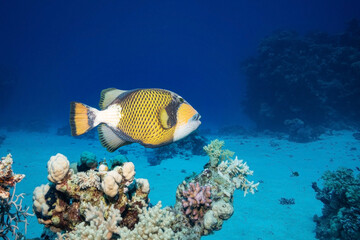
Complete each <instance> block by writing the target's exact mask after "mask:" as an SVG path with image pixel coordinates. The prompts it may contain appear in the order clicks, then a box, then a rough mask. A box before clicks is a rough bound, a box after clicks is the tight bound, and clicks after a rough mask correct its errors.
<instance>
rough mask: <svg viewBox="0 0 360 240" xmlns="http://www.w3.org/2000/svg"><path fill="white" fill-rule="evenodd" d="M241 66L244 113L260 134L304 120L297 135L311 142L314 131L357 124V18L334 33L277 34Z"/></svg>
mask: <svg viewBox="0 0 360 240" xmlns="http://www.w3.org/2000/svg"><path fill="white" fill-rule="evenodd" d="M243 66H244V70H245V73H246V79H247V80H246V81H247V82H246V84H247V92H246V94H247V95H246V100H245V101H244V110H245V112H246V113H247V114H248V116H249V117H250V118H251V119H252V120H254V121H255V123H256V124H257V127H258V128H259V129H260V130H264V129H271V130H275V131H286V130H287V127H288V126H285V123H286V121H292V120H294V119H299V120H300V121H302V122H303V127H302V128H303V129H301V130H300V135H304V136H303V137H304V138H309V139H311V138H316V133H312V131H315V132H316V131H317V130H312V128H314V127H319V126H320V127H329V128H332V129H342V128H345V127H347V125H345V124H354V122H359V120H360V111H359V109H360V97H359V96H360V26H359V23H358V21H356V20H352V21H351V22H349V23H348V27H347V29H346V31H345V32H344V33H340V34H337V35H329V34H327V33H323V32H314V33H309V34H307V35H305V36H299V35H298V34H296V33H295V32H291V31H280V32H276V33H274V34H273V35H271V36H269V37H267V38H265V39H264V40H263V41H262V42H261V44H260V46H259V49H258V55H257V56H256V57H254V58H251V59H248V60H246V61H245V62H244V63H243ZM298 130H299V129H298ZM292 134H295V136H293V137H294V138H298V136H296V134H297V133H295V132H292ZM300 138H302V137H301V136H300ZM300 141H303V140H301V139H300Z"/></svg>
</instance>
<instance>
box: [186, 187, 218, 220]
mask: <svg viewBox="0 0 360 240" xmlns="http://www.w3.org/2000/svg"><path fill="white" fill-rule="evenodd" d="M210 189H211V187H210V186H200V185H199V183H196V185H195V184H194V183H192V182H191V183H190V184H189V189H188V190H186V191H183V192H182V195H183V198H184V199H183V200H182V206H183V208H184V211H185V215H186V216H187V217H188V218H189V219H190V221H193V222H195V221H197V220H199V219H201V218H203V217H204V214H205V212H206V211H207V210H208V209H209V208H210V205H211V202H212V200H211V198H210V197H211V192H210Z"/></svg>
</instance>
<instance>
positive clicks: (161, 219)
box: [34, 140, 258, 240]
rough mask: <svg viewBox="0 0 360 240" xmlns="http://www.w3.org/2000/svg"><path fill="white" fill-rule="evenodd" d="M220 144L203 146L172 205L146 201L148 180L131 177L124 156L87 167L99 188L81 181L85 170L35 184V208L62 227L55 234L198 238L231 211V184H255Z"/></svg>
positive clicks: (63, 236)
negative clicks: (204, 158)
mask: <svg viewBox="0 0 360 240" xmlns="http://www.w3.org/2000/svg"><path fill="white" fill-rule="evenodd" d="M223 146H224V142H221V141H218V140H215V141H213V142H212V143H211V144H210V145H208V146H206V147H205V149H206V150H207V152H208V155H209V157H210V161H209V163H207V164H206V165H205V166H204V170H203V172H201V173H200V174H198V175H196V176H192V177H189V178H186V181H183V183H181V184H180V185H179V186H178V188H177V192H176V204H175V206H174V207H165V208H163V209H162V208H161V202H159V203H158V204H157V205H155V206H151V205H150V206H149V204H148V194H149V191H150V185H149V182H148V181H147V180H146V179H140V178H139V179H135V166H134V164H133V163H131V162H125V163H124V164H123V165H122V166H116V167H115V168H114V169H113V170H112V171H109V172H96V171H95V172H92V173H91V174H96V175H97V176H99V177H100V182H101V187H100V188H96V187H94V186H92V187H89V188H87V187H80V185H83V184H84V181H85V180H84V179H86V177H85V175H84V174H86V175H88V174H89V173H88V172H85V173H77V174H74V173H72V172H70V174H69V176H68V177H67V178H66V180H65V181H62V182H60V183H57V184H56V185H50V187H42V188H39V189H38V190H37V191H40V190H41V191H40V192H39V194H38V196H37V197H35V199H36V201H34V210H35V211H36V215H37V217H38V219H39V222H42V223H44V224H45V226H46V227H49V228H50V229H52V230H53V231H63V232H64V231H65V233H63V234H60V233H59V239H104V240H107V239H115V238H121V239H129V240H135V239H136V240H137V239H167V240H170V239H179V240H180V239H181V240H198V239H200V237H201V236H203V235H207V234H211V233H212V232H213V231H216V230H219V229H221V227H222V225H223V222H224V220H227V219H229V218H230V217H231V216H232V214H233V212H234V208H233V195H234V191H235V189H239V188H240V189H242V190H243V191H244V192H245V195H246V193H247V192H251V193H254V192H255V190H256V188H257V186H258V183H257V184H254V183H253V182H250V181H249V180H248V179H247V177H248V176H249V175H252V171H251V170H250V169H249V167H248V166H247V164H246V163H244V162H243V161H242V160H238V159H237V158H235V159H234V160H233V159H231V158H230V157H231V156H232V155H233V153H232V152H231V151H229V150H222V147H223ZM79 174H80V176H79ZM134 180H135V181H134ZM47 188H49V189H48V191H45V190H47ZM41 192H42V194H40V193H41ZM44 200H45V201H44ZM44 202H45V205H43V203H44ZM42 206H44V207H42ZM47 206H49V208H48V207H47ZM43 209H45V210H47V211H44V212H43ZM44 215H45V216H44ZM70 216H71V217H70ZM84 219H85V221H84Z"/></svg>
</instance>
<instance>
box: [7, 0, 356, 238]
mask: <svg viewBox="0 0 360 240" xmlns="http://www.w3.org/2000/svg"><path fill="white" fill-rule="evenodd" d="M359 10H360V2H359V1H354V0H345V1H337V0H328V1H324V0H314V1H308V0H305V1H286V0H278V1H265V0H259V1H223V2H219V1H160V2H153V1H107V2H99V1H86V2H85V1H72V2H62V1H48V2H44V1H2V2H1V3H0V33H1V35H0V56H1V57H0V106H1V114H0V123H1V129H2V130H1V132H0V153H1V156H5V155H6V154H7V153H8V152H11V153H12V154H13V156H14V161H15V163H14V164H15V165H14V169H15V170H14V171H15V172H19V171H20V172H21V171H22V170H23V171H26V175H27V176H29V175H30V176H31V174H34V173H36V172H37V169H41V168H44V166H45V165H46V162H47V160H48V158H50V156H51V155H55V154H56V153H57V152H61V151H65V152H67V154H68V155H70V156H72V157H73V158H75V161H76V158H78V156H79V155H80V153H81V152H82V151H86V150H90V151H92V152H95V153H96V154H97V156H98V158H99V159H100V158H103V157H107V158H111V157H113V156H114V155H111V154H110V153H108V152H106V149H104V148H103V147H102V146H101V145H100V143H99V142H98V140H97V139H95V140H94V139H90V140H88V139H85V140H84V139H79V138H71V137H70V136H67V135H69V134H70V129H69V127H68V121H69V110H70V102H71V101H79V102H83V103H85V104H87V105H89V106H93V107H97V106H98V102H99V99H100V92H101V90H103V89H106V88H109V87H115V88H118V89H124V90H129V89H136V88H162V89H168V90H171V91H173V92H176V93H178V94H179V95H181V96H182V97H183V98H184V99H186V100H187V101H188V102H189V103H190V104H191V105H192V106H193V107H194V108H195V109H196V110H197V111H198V112H199V113H200V114H201V116H202V117H201V121H202V124H201V126H200V128H199V129H198V131H197V134H198V135H199V136H203V137H204V138H206V140H204V141H205V142H206V143H207V144H208V143H209V142H210V140H212V139H214V138H219V139H224V140H225V142H226V141H228V142H229V145H230V146H229V149H230V147H233V149H231V150H233V151H235V152H236V154H237V155H238V156H239V157H241V158H244V160H245V161H248V163H249V165H250V167H251V166H252V165H251V163H252V161H253V165H254V167H253V168H254V180H256V181H260V182H263V186H262V187H261V188H260V189H259V192H258V193H256V194H255V195H254V196H251V197H247V198H245V199H242V193H240V194H237V195H236V198H238V199H241V200H239V201H242V204H243V205H244V206H250V207H249V209H252V210H244V211H245V212H246V216H244V215H240V214H241V213H244V211H242V210H241V209H235V213H236V214H238V215H236V214H235V215H234V219H235V220H233V221H232V222H230V220H229V225H227V226H224V229H223V230H220V232H219V234H221V232H222V231H224V232H225V233H223V234H224V235H216V234H218V233H216V234H215V235H212V236H210V237H208V238H209V239H218V237H219V236H222V237H226V238H227V239H315V238H319V239H337V238H331V237H334V236H335V233H331V234H333V235H331V234H330V233H327V234H328V235H326V234H325V233H322V232H321V231H320V230H318V229H316V224H317V223H319V222H320V221H318V222H316V221H313V220H312V219H311V218H312V216H313V215H315V214H317V215H319V216H320V215H321V208H322V207H323V205H322V203H321V201H320V200H316V196H315V191H313V189H312V188H311V183H312V182H321V176H322V175H323V173H324V172H325V170H332V171H335V170H336V169H337V167H339V166H343V167H345V168H349V169H352V171H353V174H354V175H355V176H356V175H357V174H358V173H359V172H358V171H359V168H358V166H360V165H359V160H360V152H359V150H360V146H359V139H360V133H359V120H360V111H359V107H360V100H359V99H360V98H359V94H360V54H359V50H360V22H359V21H360V11H359ZM61 128H62V130H63V131H61V130H59V129H61ZM67 130H69V131H68V133H66V131H67ZM64 132H65V133H64ZM94 132H95V131H94ZM64 135H65V136H66V139H65V138H64ZM1 136H3V138H1ZM95 138H96V136H95ZM33 139H34V140H33ZM82 141H84V142H82ZM194 141H197V140H194ZM79 142H81V143H79ZM47 143H50V144H47ZM78 144H80V145H78ZM49 145H50V146H49ZM56 147H58V148H56ZM87 147H88V148H89V149H86V148H87ZM180 147H181V146H180ZM133 148H135V150H134V149H133ZM55 149H58V150H55ZM124 149H125V150H124V152H126V151H128V152H130V153H132V151H134V152H136V151H138V152H139V154H140V155H141V154H143V155H144V156H145V155H146V154H149V153H148V152H150V154H153V152H151V151H153V150H147V149H144V148H143V147H140V146H139V145H137V146H135V147H134V146H133V145H131V146H129V147H128V146H126V147H124ZM335 149H336V151H335ZM16 151H17V152H16ZM169 151H175V150H169ZM259 153H261V154H260V155H258V154H259ZM154 154H159V155H161V154H163V153H161V152H155V153H154ZM135 155H136V154H135ZM135 155H134V156H135ZM194 155H195V154H194ZM16 156H18V159H19V160H18V161H20V162H21V163H19V165H16V164H17V163H16V161H17V159H16ZM36 156H41V157H39V158H37V157H36ZM46 156H47V157H46ZM173 157H174V159H176V157H178V156H177V155H174V156H173ZM336 157H339V158H341V159H336ZM129 158H131V157H129ZM169 158H171V156H168V157H166V156H165V157H164V159H167V160H164V161H163V162H161V163H156V164H155V165H156V166H154V169H156V171H159V172H160V171H165V170H163V168H167V169H168V170H169V169H173V168H176V166H177V161H175V160H174V161H173V162H171V160H169ZM190 158H191V157H190ZM246 158H248V159H246ZM318 158H321V159H318ZM40 159H41V161H40ZM25 161H26V164H25V163H24V162H25ZM199 161H200V162H198V163H196V164H195V163H194V166H195V165H196V169H194V170H191V165H190V166H189V167H188V168H187V169H186V172H187V173H188V174H190V173H191V172H192V171H201V168H202V165H203V164H205V162H206V160H205V158H203V159H202V160H199ZM271 162H275V163H276V164H277V165H272V164H271ZM32 163H33V164H32ZM275 163H274V164H275ZM139 164H140V163H139ZM164 164H165V165H164ZM312 164H313V165H314V166H312ZM150 165H151V164H150ZM35 166H36V167H35ZM165 166H166V167H165ZM271 166H277V167H276V169H272V173H274V172H273V171H278V172H276V173H275V174H274V175H271V173H270V172H267V171H266V170H267V169H271ZM16 167H18V169H19V170H17V169H16ZM146 167H147V168H149V166H146ZM150 168H151V167H150ZM184 168H185V167H184ZM314 168H315V169H316V171H315V170H314ZM180 170H182V169H179V172H180ZM256 170H257V171H256ZM307 170H309V171H307ZM43 171H44V174H43V176H42V179H38V180H36V181H35V182H36V185H35V186H37V185H40V184H42V183H45V182H46V181H47V180H46V169H45V168H44V169H43ZM137 171H138V173H137V174H139V173H141V172H143V173H144V174H147V173H148V172H147V171H143V170H141V167H140V169H138V170H137ZM169 171H172V170H169ZM174 171H175V170H174ZM184 171H185V170H184ZM165 172H166V171H165ZM296 172H298V174H299V177H300V178H296V177H291V178H289V175H291V174H295V175H296ZM159 174H160V173H159ZM334 174H335V173H334ZM338 174H339V175H340V176H344V174H345V173H344V172H340V173H338ZM163 175H164V178H165V177H166V176H167V177H171V174H166V173H163V172H161V176H163ZM350 175H351V174H350ZM185 176H186V174H184V175H181V174H180V175H179V176H178V180H179V181H178V183H180V182H181V179H183V177H185ZM142 177H144V178H146V177H147V176H142ZM152 177H154V178H156V177H157V176H156V175H154V176H152ZM301 177H304V179H301ZM349 178H350V177H349ZM149 179H150V180H151V177H149ZM289 179H290V180H289ZM293 179H296V180H295V182H293V183H292V184H293V185H291V183H290V186H294V188H293V190H294V192H292V194H286V192H287V191H288V190H289V189H287V190H286V191H285V190H284V191H283V192H280V193H279V194H278V195H275V196H272V195H271V196H272V197H271V198H270V199H272V200H273V201H269V205H266V203H261V202H262V201H261V200H259V199H258V200H256V199H255V200H254V198H255V197H256V195H257V194H258V195H259V197H257V198H260V196H261V197H265V198H266V196H264V195H266V194H265V193H267V192H266V191H267V190H268V191H269V192H272V193H273V192H274V191H270V190H269V189H271V187H270V186H269V185H270V184H268V183H267V180H268V181H269V183H273V182H271V181H274V184H276V183H277V184H280V182H285V181H292V180H293ZM27 180H29V179H25V180H23V182H22V183H20V184H19V187H18V188H20V189H22V190H23V191H24V192H25V191H26V192H27V193H28V194H29V196H28V198H29V199H28V200H27V202H28V204H31V193H32V191H33V189H34V186H32V185H31V184H30V185H29V184H26V183H24V182H26V181H27ZM156 181H157V180H154V182H155V183H157V182H156ZM159 181H160V180H159ZM163 181H164V182H166V181H167V180H163ZM354 181H355V180H354ZM21 184H24V187H20V185H21ZM299 184H300V185H301V184H303V185H301V186H303V187H304V188H306V186H307V188H306V189H307V190H304V191H305V193H304V194H303V195H302V194H301V191H300V192H299V191H297V190H298V189H296V186H297V185H299ZM319 184H320V183H319ZM356 184H358V183H356ZM150 185H151V181H150ZM350 185H351V184H350ZM25 186H26V187H25ZM176 186H177V184H176V181H174V186H173V185H171V186H165V187H167V188H168V190H169V191H170V189H173V190H172V195H171V194H170V195H171V196H170V197H172V198H173V197H174V194H175V188H176ZM260 186H261V185H260ZM171 187H172V188H171ZM174 187H175V188H174ZM155 188H156V187H155ZM277 190H279V188H277ZM261 191H263V193H261ZM289 191H290V190H289ZM333 191H335V190H333ZM275 192H276V191H275ZM157 194H159V195H157ZM262 194H264V195H262ZM269 194H270V193H269ZM160 195H161V194H160V193H159V192H156V191H154V198H155V199H157V198H158V196H159V198H160ZM302 196H303V198H302ZM170 197H169V198H170ZM282 197H283V198H284V199H283V200H284V201H280V203H281V204H279V201H278V199H281V198H282ZM165 198H166V197H165ZM291 199H295V204H294V206H293V204H291ZM310 199H311V200H310ZM159 200H160V199H159ZM358 200H359V198H356V200H355V202H356V201H358ZM164 201H165V202H166V203H169V204H172V203H173V202H172V200H164ZM234 201H235V202H236V201H237V199H235V200H234ZM251 201H254V202H256V201H258V202H257V203H259V204H260V203H261V204H263V205H261V207H262V208H267V209H268V208H270V207H271V208H273V207H274V208H276V209H277V208H279V209H280V210H279V212H280V213H279V219H281V218H284V217H285V216H291V215H292V214H294V213H292V212H291V206H293V207H294V208H299V209H297V212H296V213H299V212H301V209H307V210H304V211H305V212H306V215H304V216H298V217H299V218H301V217H303V219H307V222H305V223H304V224H303V225H301V224H300V225H299V226H295V227H291V229H292V230H291V231H290V230H288V231H287V225H286V223H285V222H281V221H280V222H277V221H276V220H274V222H273V223H272V222H271V219H270V220H269V218H270V217H271V216H272V213H271V212H266V211H264V214H263V215H262V214H261V211H260V212H258V211H255V210H253V209H256V207H254V206H253V205H251V203H250V202H251ZM315 202H316V203H317V204H318V205H313V206H314V207H310V208H309V209H308V208H307V206H308V205H307V204H310V205H312V204H314V203H315ZM154 204H156V202H154ZM271 204H273V205H271ZM356 204H357V205H356ZM356 204H355V205H354V206H352V207H353V209H357V210H353V212H351V213H348V212H347V213H346V214H348V215H351V217H352V218H351V219H354V218H356V219H357V220H354V221H355V222H356V221H357V224H358V225H359V219H360V213H359V212H360V209H359V208H358V207H360V206H359V205H358V202H357V203H356ZM284 205H285V206H284ZM266 206H267V207H266ZM286 208H287V209H286ZM284 209H286V210H285V211H284ZM289 209H290V210H289ZM253 211H255V213H254V214H253V215H252V212H253ZM281 211H284V212H281ZM354 212H356V213H354ZM346 214H345V213H344V215H346ZM246 218H248V219H251V220H246ZM255 218H256V219H257V220H258V221H257V222H256V221H254V219H255ZM349 218H350V217H349ZM265 219H266V221H265ZM345 220H346V221H348V219H345ZM345 220H344V219H340V220H339V222H344V221H345ZM289 221H294V222H296V218H295V220H294V219H292V218H290V220H289ZM304 221H305V220H304ZM32 224H34V226H35V225H36V227H34V229H36V230H34V231H32V232H31V237H32V238H35V237H36V236H37V237H40V235H41V230H40V231H39V230H38V229H40V227H39V225H38V224H37V223H36V221H33V223H32ZM240 224H243V225H244V226H243V227H242V228H241V229H238V230H236V228H237V227H238V225H240ZM279 224H280V225H281V226H279V227H276V226H274V225H279ZM351 224H353V223H349V225H350V227H348V228H349V229H350V230H349V229H348V230H347V231H345V232H346V233H344V234H342V235H341V236H336V237H338V238H339V239H357V238H356V237H357V236H359V235H360V234H359V231H360V228H359V227H357V228H356V227H354V226H353V225H351ZM355 225H356V224H355ZM255 226H256V227H255ZM304 227H307V229H306V230H304V231H305V232H306V234H304V236H302V235H299V236H294V235H293V233H297V234H300V233H302V232H303V231H302V228H304ZM30 229H31V226H30ZM246 229H251V230H249V231H250V233H249V234H248V235H246V233H245V232H244V231H245V230H246ZM260 229H266V230H264V231H263V232H261V230H260ZM257 231H260V232H261V234H260V233H259V235H258V236H257V235H256V232H257ZM339 231H340V230H339ZM335 232H336V231H335ZM234 233H236V236H234ZM0 234H1V233H0ZM289 236H293V237H290V238H289ZM349 236H350V237H349ZM351 236H352V237H353V238H351ZM219 238H220V237H219Z"/></svg>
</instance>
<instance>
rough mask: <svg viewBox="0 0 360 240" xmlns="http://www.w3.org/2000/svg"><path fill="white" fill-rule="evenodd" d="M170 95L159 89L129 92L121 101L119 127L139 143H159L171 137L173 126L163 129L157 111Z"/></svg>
mask: <svg viewBox="0 0 360 240" xmlns="http://www.w3.org/2000/svg"><path fill="white" fill-rule="evenodd" d="M171 101H172V96H171V94H170V93H169V92H166V91H163V90H160V89H141V90H137V91H135V92H133V93H131V94H129V95H128V96H127V97H125V99H123V101H122V103H121V108H122V111H121V120H120V123H119V126H118V127H119V129H120V130H121V131H122V132H123V133H125V134H126V135H128V136H129V137H131V138H132V139H134V140H135V141H138V142H140V143H143V144H146V145H148V144H149V145H154V146H156V145H160V144H163V143H168V142H170V141H171V140H172V139H173V134H174V130H175V127H172V128H170V129H164V128H163V127H162V126H161V124H160V119H159V113H160V110H161V109H162V108H163V107H166V106H167V105H169V103H170V102H171Z"/></svg>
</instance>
